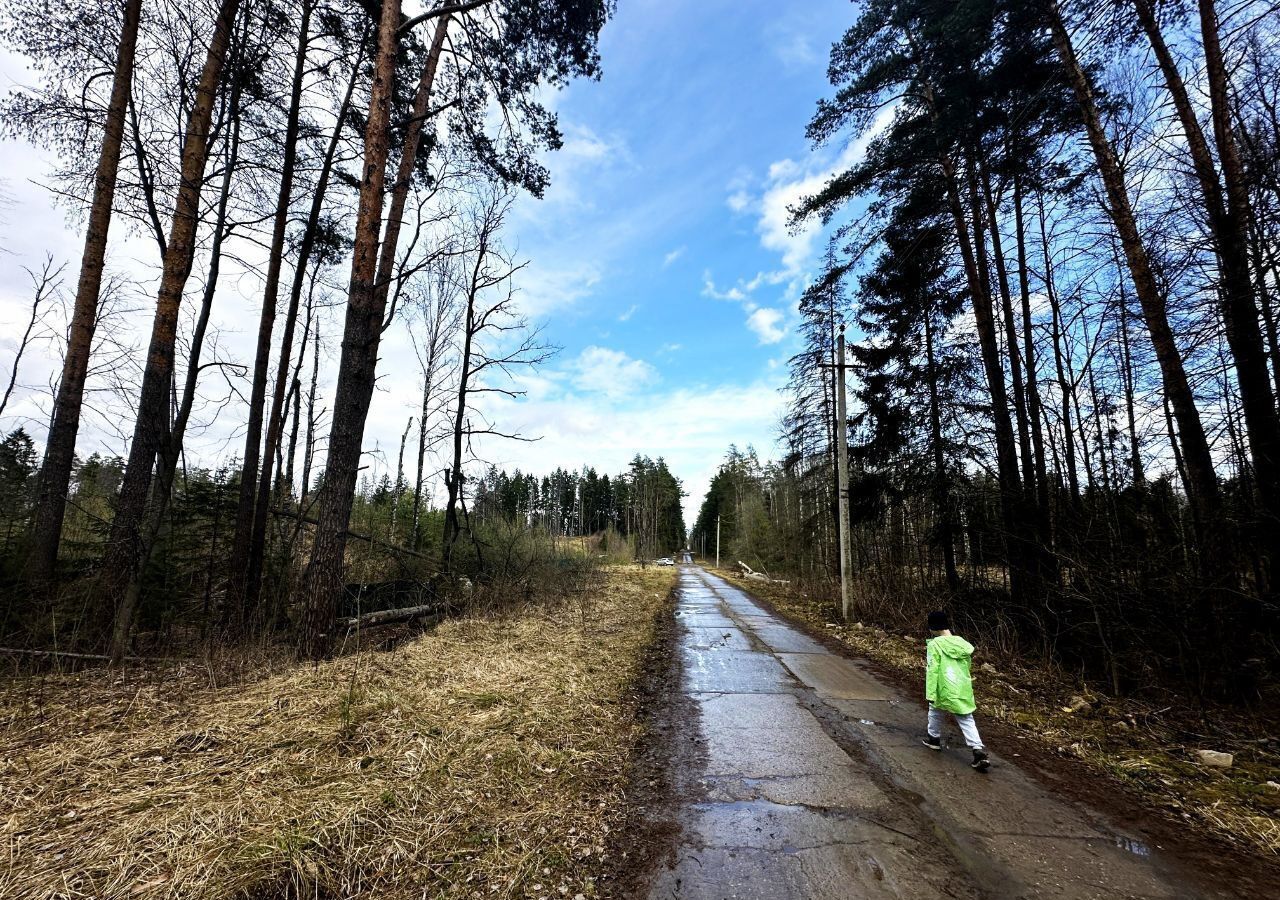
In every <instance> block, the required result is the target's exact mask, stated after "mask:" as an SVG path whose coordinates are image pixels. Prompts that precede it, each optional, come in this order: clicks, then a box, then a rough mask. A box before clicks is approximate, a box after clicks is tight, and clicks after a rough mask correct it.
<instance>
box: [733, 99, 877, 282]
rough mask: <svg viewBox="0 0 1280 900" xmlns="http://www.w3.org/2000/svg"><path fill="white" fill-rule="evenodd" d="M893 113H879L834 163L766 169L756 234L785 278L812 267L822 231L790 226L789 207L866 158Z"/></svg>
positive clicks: (789, 163)
mask: <svg viewBox="0 0 1280 900" xmlns="http://www.w3.org/2000/svg"><path fill="white" fill-rule="evenodd" d="M895 113H896V106H889V107H886V108H885V109H883V110H881V112H880V113H879V115H877V116H876V119H875V121H874V122H873V123H872V125H871V128H869V129H868V131H867V133H866V134H864V135H862V136H861V137H860V138H858V139H857V140H856V141H852V142H850V143H849V144H847V145H846V146H845V148H844V149H843V150H842V151H841V152H840V154H839V155H838V156H837V157H836V159H834V160H831V159H830V158H827V159H825V160H824V159H823V158H822V157H815V158H813V159H811V160H809V161H806V162H805V163H803V164H802V163H799V162H796V161H795V160H793V159H780V160H778V161H776V162H774V163H773V164H771V165H770V166H769V174H768V178H767V185H766V187H765V189H764V191H763V193H762V194H761V196H760V199H759V203H758V207H757V208H758V210H759V218H758V220H757V221H756V231H757V232H758V233H759V235H760V244H761V246H763V247H764V248H765V249H767V250H773V251H775V252H776V253H778V254H779V255H780V256H781V258H782V267H783V270H784V271H785V272H786V273H787V275H788V276H790V277H800V276H802V275H803V273H804V271H805V270H806V269H807V268H808V267H809V266H810V265H811V264H812V262H813V258H814V245H815V243H816V242H817V239H818V237H819V235H820V234H821V231H822V229H821V227H820V225H819V224H818V223H817V222H813V221H809V222H805V223H803V224H801V225H799V226H792V224H791V210H790V207H792V206H794V205H795V204H797V203H798V202H799V201H800V200H801V199H803V198H804V197H806V196H809V195H812V194H815V193H817V192H818V191H819V190H821V189H822V187H823V186H824V185H825V184H826V183H827V182H828V181H830V180H831V178H832V177H833V176H835V175H837V174H838V173H840V172H843V171H845V170H846V169H848V168H850V167H851V166H854V165H856V164H857V163H858V162H859V161H860V160H861V159H862V158H863V156H865V155H866V152H867V147H868V146H869V145H870V143H871V141H872V140H874V139H875V137H876V136H877V135H878V134H880V133H881V132H882V131H883V130H884V129H886V128H888V127H889V125H890V123H892V121H893V116H894V114H895Z"/></svg>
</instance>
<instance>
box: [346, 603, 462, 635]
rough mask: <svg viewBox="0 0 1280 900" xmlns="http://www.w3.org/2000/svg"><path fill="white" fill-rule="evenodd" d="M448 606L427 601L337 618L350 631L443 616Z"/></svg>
mask: <svg viewBox="0 0 1280 900" xmlns="http://www.w3.org/2000/svg"><path fill="white" fill-rule="evenodd" d="M448 611H449V610H448V607H446V606H442V605H440V604H439V603H428V604H426V605H424V606H406V607H403V608H401V609H383V610H379V611H378V612H371V613H365V614H364V615H360V616H348V617H347V618H345V619H339V620H338V627H339V628H345V629H347V630H348V631H352V630H354V629H356V628H377V627H378V626H380V625H395V624H396V623H398V622H412V621H413V620H414V619H421V618H423V617H424V616H437V617H439V618H444V615H445V613H447V612H448Z"/></svg>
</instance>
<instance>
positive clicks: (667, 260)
mask: <svg viewBox="0 0 1280 900" xmlns="http://www.w3.org/2000/svg"><path fill="white" fill-rule="evenodd" d="M687 249H688V248H687V247H685V246H680V247H677V248H676V249H674V250H672V251H671V252H670V253H668V254H667V255H666V256H664V257H662V268H664V269H665V268H667V267H668V266H670V265H671V264H672V263H673V262H675V261H676V260H677V259H679V258H680V257H682V256H684V252H685V250H687Z"/></svg>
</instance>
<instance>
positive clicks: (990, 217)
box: [981, 168, 1036, 498]
mask: <svg viewBox="0 0 1280 900" xmlns="http://www.w3.org/2000/svg"><path fill="white" fill-rule="evenodd" d="M981 181H982V194H983V198H984V199H985V201H986V208H987V228H988V230H989V231H990V233H991V256H992V259H993V260H994V261H995V264H996V282H997V284H998V286H999V289H1000V307H1001V310H1002V312H1003V313H1004V329H1005V350H1006V353H1007V355H1008V357H1009V379H1010V382H1009V385H1010V389H1011V391H1012V393H1013V411H1014V422H1015V424H1016V425H1017V426H1018V454H1019V457H1020V458H1021V460H1022V482H1023V484H1024V485H1025V489H1026V496H1027V497H1029V498H1033V497H1035V496H1036V469H1035V460H1034V459H1033V457H1032V453H1031V428H1030V423H1029V422H1028V421H1027V419H1028V413H1027V397H1026V392H1025V390H1024V388H1025V382H1024V381H1023V379H1022V359H1021V353H1020V351H1019V346H1018V329H1017V323H1016V320H1015V319H1014V316H1013V298H1012V291H1011V290H1010V287H1009V270H1008V268H1007V267H1006V265H1005V259H1004V248H1003V247H1002V246H1001V238H1000V215H999V212H1000V211H999V208H998V207H997V205H996V199H995V194H994V192H993V191H992V188H991V174H990V173H989V172H987V171H986V170H985V168H984V169H983V171H982V179H981Z"/></svg>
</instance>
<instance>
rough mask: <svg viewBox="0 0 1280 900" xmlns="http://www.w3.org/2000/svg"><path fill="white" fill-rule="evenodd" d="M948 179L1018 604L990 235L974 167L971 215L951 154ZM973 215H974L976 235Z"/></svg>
mask: <svg viewBox="0 0 1280 900" xmlns="http://www.w3.org/2000/svg"><path fill="white" fill-rule="evenodd" d="M942 168H943V174H944V176H945V179H946V187H947V199H948V206H949V207H950V210H951V217H952V220H953V222H954V224H955V230H956V237H957V240H958V241H959V244H960V255H961V258H962V260H963V262H964V270H965V279H966V282H967V283H968V287H969V295H970V298H971V301H972V304H973V313H974V321H975V323H976V324H977V329H978V343H979V346H980V348H981V351H982V363H983V369H984V371H985V372H986V376H987V390H988V392H989V393H990V396H991V416H992V419H993V421H994V423H995V429H996V463H997V473H998V475H999V481H1000V513H1001V519H1002V522H1003V525H1004V531H1005V536H1006V546H1007V547H1008V552H1009V560H1008V563H1009V572H1010V574H1009V589H1010V594H1011V596H1012V597H1013V599H1014V601H1015V602H1018V601H1020V600H1022V599H1023V594H1024V584H1023V581H1024V575H1025V571H1024V554H1023V552H1022V549H1023V548H1022V541H1023V540H1024V537H1023V536H1022V535H1021V534H1020V529H1021V522H1020V519H1021V511H1022V503H1021V502H1020V495H1021V493H1022V481H1021V478H1020V476H1019V474H1018V454H1017V450H1016V449H1015V446H1014V436H1013V423H1012V421H1011V420H1010V418H1009V396H1008V393H1007V392H1006V390H1005V381H1004V365H1003V364H1002V362H1001V359H1000V346H999V341H998V339H997V337H996V323H995V311H994V308H993V306H992V302H991V285H990V279H989V277H988V275H987V267H986V250H985V248H986V238H985V237H984V236H983V233H982V221H981V218H982V212H981V202H982V201H981V200H980V198H979V197H978V195H977V193H976V182H975V181H974V179H973V171H972V165H970V171H969V178H968V182H969V184H968V187H969V212H968V214H966V212H965V207H964V203H963V201H962V199H961V194H960V183H959V176H958V174H957V171H956V166H955V162H954V161H953V160H952V159H951V158H950V157H947V156H944V157H943V159H942ZM968 216H972V217H973V222H972V229H973V231H972V233H971V232H970V227H971V226H970V222H969V218H968Z"/></svg>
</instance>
